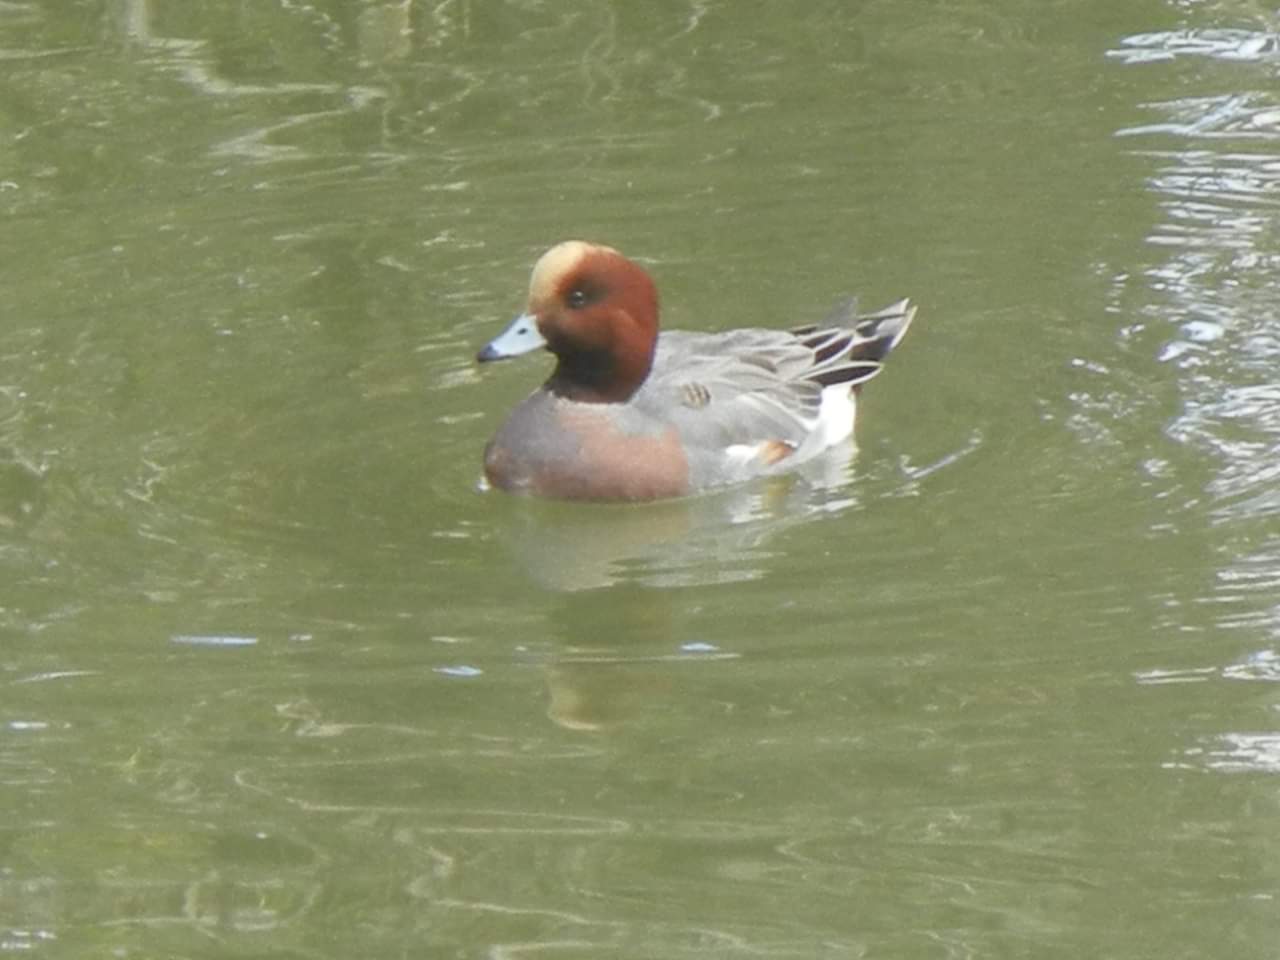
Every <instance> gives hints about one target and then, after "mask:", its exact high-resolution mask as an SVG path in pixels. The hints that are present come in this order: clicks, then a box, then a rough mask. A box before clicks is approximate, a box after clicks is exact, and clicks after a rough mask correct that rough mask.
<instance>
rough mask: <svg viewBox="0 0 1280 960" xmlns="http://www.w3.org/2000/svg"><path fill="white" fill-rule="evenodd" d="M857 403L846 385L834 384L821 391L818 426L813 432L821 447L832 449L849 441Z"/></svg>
mask: <svg viewBox="0 0 1280 960" xmlns="http://www.w3.org/2000/svg"><path fill="white" fill-rule="evenodd" d="M857 412H858V401H857V398H856V397H854V395H853V390H851V389H850V388H849V386H848V384H843V383H836V384H832V385H831V386H829V387H823V389H822V406H821V407H819V408H818V424H817V427H816V428H815V430H814V432H815V433H816V434H817V435H818V436H820V437H821V438H822V447H823V448H826V447H834V446H835V445H836V444H837V443H841V442H843V441H845V440H847V439H849V437H850V435H852V433H853V420H854V417H855V416H856V415H857Z"/></svg>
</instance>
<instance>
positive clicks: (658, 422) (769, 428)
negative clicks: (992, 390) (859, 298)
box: [476, 240, 916, 502]
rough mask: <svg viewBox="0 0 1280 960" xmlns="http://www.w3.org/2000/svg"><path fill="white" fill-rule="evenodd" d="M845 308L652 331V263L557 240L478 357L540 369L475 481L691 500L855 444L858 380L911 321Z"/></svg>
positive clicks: (597, 496) (905, 313)
mask: <svg viewBox="0 0 1280 960" xmlns="http://www.w3.org/2000/svg"><path fill="white" fill-rule="evenodd" d="M915 313H916V308H915V307H914V306H913V305H912V304H911V302H910V300H907V299H903V300H899V301H897V302H896V303H894V304H892V305H890V306H888V307H885V308H884V309H882V310H878V311H876V312H874V313H863V314H860V313H858V312H857V307H856V301H854V300H853V299H847V300H845V301H843V302H841V303H840V304H839V305H838V306H837V307H836V308H835V309H834V310H833V311H832V312H831V314H830V315H829V316H828V317H827V318H826V320H825V321H823V322H822V323H819V324H816V325H812V326H802V327H797V328H794V329H790V330H784V329H773V328H738V329H732V330H725V331H721V332H706V333H703V332H690V331H679V330H669V331H661V332H660V331H659V327H658V290H657V286H656V285H655V283H654V281H653V278H652V277H651V276H650V275H649V273H648V271H646V270H645V269H644V267H642V266H641V265H640V264H638V263H636V262H635V261H634V260H630V259H628V258H627V257H625V256H623V255H622V254H621V253H619V252H618V251H617V250H615V249H613V248H612V247H608V246H604V245H602V244H597V243H589V242H586V241H582V240H569V241H565V242H562V243H559V244H556V245H555V246H553V247H552V248H551V249H550V250H548V251H547V252H546V253H544V254H542V256H541V257H539V258H538V260H537V262H536V263H535V264H534V267H533V272H532V274H531V276H530V279H529V293H528V300H527V303H526V306H525V309H524V310H523V311H522V312H521V313H520V314H519V315H518V316H517V317H516V318H515V319H514V320H513V321H511V323H510V325H509V326H507V328H506V329H505V330H504V331H503V332H502V333H500V334H499V335H498V336H497V337H495V338H494V339H493V340H491V341H490V342H489V343H488V344H486V345H485V346H484V347H483V348H482V349H481V350H480V351H479V353H478V354H477V355H476V360H477V361H478V362H479V363H491V362H494V361H498V360H506V359H510V358H513V357H518V356H521V355H524V354H528V353H532V352H533V351H536V350H546V351H549V352H550V353H551V354H552V355H553V356H554V357H555V366H554V368H553V369H552V371H551V375H550V377H549V378H548V379H547V381H546V382H545V383H544V384H543V385H542V386H541V387H539V388H538V389H536V390H534V391H533V392H532V393H531V394H529V396H528V397H526V398H525V399H524V400H523V401H522V402H521V403H519V404H518V405H517V406H516V407H515V409H514V410H512V411H511V413H510V414H509V415H508V417H507V418H506V420H505V422H504V423H503V424H502V425H501V427H499V429H498V431H497V433H496V434H494V436H493V438H492V439H491V440H490V441H489V442H488V444H487V445H486V446H485V449H484V478H485V481H484V482H485V484H486V485H488V486H490V487H494V488H498V489H500V490H505V491H508V492H511V493H517V494H529V495H533V496H536V497H542V498H549V499H557V500H586V501H624V502H625V501H650V500H665V499H671V498H677V497H687V496H691V495H694V494H699V493H702V492H705V491H710V490H714V489H717V488H721V487H726V486H729V485H732V484H739V483H744V482H747V481H749V480H752V479H754V478H758V477H765V476H771V475H775V474H780V473H784V472H787V471H790V470H793V469H794V468H796V467H797V466H799V465H800V464H802V463H805V462H806V461H809V460H812V459H813V458H815V457H817V456H818V455H820V454H821V453H822V452H823V451H825V450H827V449H829V448H831V447H833V446H835V445H837V444H842V443H846V442H851V438H852V436H853V432H854V420H855V419H856V415H857V400H858V394H859V392H860V389H861V387H862V386H863V384H865V383H866V382H867V381H868V380H870V379H871V378H872V377H874V376H876V375H877V374H878V373H880V371H881V369H882V368H883V366H884V361H885V358H886V357H887V356H888V355H889V353H890V352H891V351H892V350H893V349H894V348H895V347H896V346H897V345H898V343H899V342H900V341H901V340H902V338H903V336H904V335H905V334H906V332H907V328H908V327H910V326H911V321H912V320H913V319H914V318H915Z"/></svg>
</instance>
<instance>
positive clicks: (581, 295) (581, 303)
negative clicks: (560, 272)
mask: <svg viewBox="0 0 1280 960" xmlns="http://www.w3.org/2000/svg"><path fill="white" fill-rule="evenodd" d="M590 299H591V298H590V297H588V296H587V291H585V290H583V289H582V288H581V287H574V288H573V289H572V290H570V291H569V295H568V296H567V297H565V298H564V302H565V303H567V304H568V305H569V306H570V307H571V308H572V309H574V310H580V309H581V308H583V307H585V306H586V305H587V301H588V300H590Z"/></svg>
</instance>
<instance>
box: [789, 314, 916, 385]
mask: <svg viewBox="0 0 1280 960" xmlns="http://www.w3.org/2000/svg"><path fill="white" fill-rule="evenodd" d="M915 315H916V308H915V307H914V306H913V305H912V303H911V301H910V300H907V299H903V300H899V301H898V302H897V303H893V304H890V305H889V306H887V307H885V308H884V309H883V310H877V311H876V312H875V313H863V314H859V313H858V312H857V308H856V304H855V302H854V301H853V300H848V301H845V302H844V303H842V304H841V305H840V306H838V307H837V308H836V309H835V310H834V311H832V313H831V315H830V316H828V317H827V319H826V321H825V322H824V323H822V324H821V325H820V326H816V327H802V328H801V329H799V330H796V331H795V333H796V335H797V336H798V337H800V339H801V340H802V341H803V343H804V345H805V346H807V347H808V348H809V349H811V350H812V351H813V355H814V363H813V367H812V369H811V370H810V371H809V373H808V375H807V376H806V377H805V379H806V380H812V381H813V382H815V383H819V384H821V385H822V386H824V387H830V386H834V385H835V384H838V383H845V384H848V385H849V386H851V387H854V388H855V389H856V388H857V387H858V386H860V385H861V384H863V383H865V382H866V381H868V380H870V379H871V378H872V377H874V376H875V375H876V374H877V373H879V372H880V371H881V369H883V367H884V360H885V357H887V356H888V355H889V352H890V351H891V350H892V349H893V348H894V347H896V346H897V345H898V342H899V341H900V340H902V338H903V336H904V335H905V334H906V332H907V328H908V327H909V326H911V321H912V320H914V319H915Z"/></svg>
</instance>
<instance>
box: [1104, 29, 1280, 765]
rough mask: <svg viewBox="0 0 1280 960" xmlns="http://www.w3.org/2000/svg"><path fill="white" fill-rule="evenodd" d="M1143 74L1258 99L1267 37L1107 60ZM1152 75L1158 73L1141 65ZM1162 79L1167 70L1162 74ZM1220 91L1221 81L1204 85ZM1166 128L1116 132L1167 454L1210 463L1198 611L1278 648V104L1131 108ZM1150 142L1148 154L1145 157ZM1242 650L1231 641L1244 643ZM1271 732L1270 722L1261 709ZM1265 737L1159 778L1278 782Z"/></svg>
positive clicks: (1194, 43) (1267, 660)
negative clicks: (1148, 302)
mask: <svg viewBox="0 0 1280 960" xmlns="http://www.w3.org/2000/svg"><path fill="white" fill-rule="evenodd" d="M1111 55H1112V56H1115V57H1116V58H1117V59H1120V60H1121V61H1123V62H1126V63H1130V64H1135V65H1151V64H1153V63H1154V62H1156V61H1168V60H1173V59H1177V58H1182V57H1184V56H1194V57H1207V58H1213V59H1218V60H1222V61H1224V62H1227V63H1230V64H1231V65H1232V69H1233V70H1235V71H1236V72H1237V74H1238V76H1237V77H1236V78H1235V82H1236V83H1237V84H1238V85H1239V86H1243V87H1246V88H1248V87H1257V86H1261V87H1266V86H1269V85H1270V81H1271V78H1272V77H1273V73H1274V64H1275V62H1276V56H1277V44H1276V36H1275V34H1273V33H1255V32H1250V31H1247V30H1198V31H1196V30H1191V31H1179V32H1176V33H1169V34H1146V35H1140V36H1134V37H1130V38H1127V39H1126V41H1125V42H1124V44H1123V45H1122V47H1121V48H1120V49H1118V50H1113V51H1111ZM1150 68H1151V69H1160V68H1159V67H1158V66H1151V67H1150ZM1165 69H1167V68H1165ZM1219 78H1221V75H1219ZM1146 106H1147V108H1148V109H1149V110H1153V111H1157V112H1160V113H1163V114H1165V115H1166V116H1167V117H1168V118H1169V119H1168V121H1166V122H1162V123H1154V124H1144V125H1140V126H1134V127H1130V128H1126V129H1123V130H1121V131H1119V133H1120V134H1121V135H1122V136H1124V137H1125V138H1127V139H1132V140H1135V141H1138V142H1140V143H1142V144H1143V146H1142V147H1139V148H1138V153H1139V154H1140V155H1142V156H1145V157H1147V158H1149V159H1150V161H1151V163H1152V164H1153V165H1154V166H1155V168H1156V169H1155V170H1154V172H1153V174H1152V176H1151V178H1150V180H1149V185H1150V189H1151V190H1152V192H1153V193H1154V194H1155V195H1156V196H1157V197H1158V198H1159V200H1160V209H1161V211H1162V212H1163V214H1164V219H1163V221H1162V222H1160V223H1158V224H1157V225H1156V227H1155V229H1154V230H1153V231H1152V233H1151V234H1150V236H1149V237H1148V240H1149V242H1150V243H1151V244H1152V245H1153V246H1155V247H1159V248H1163V249H1165V250H1167V251H1168V258H1167V259H1166V260H1164V261H1163V262H1162V263H1159V264H1157V265H1155V266H1153V267H1152V268H1151V269H1150V270H1149V271H1148V273H1147V279H1148V283H1149V286H1150V289H1151V290H1152V291H1153V292H1154V293H1155V294H1156V297H1157V300H1156V303H1155V304H1153V305H1152V306H1150V307H1149V308H1148V309H1147V310H1146V311H1145V313H1146V315H1147V317H1148V318H1149V321H1150V322H1151V323H1152V325H1153V326H1157V325H1158V326H1159V327H1160V328H1162V329H1163V330H1165V331H1167V332H1166V334H1165V335H1166V336H1168V337H1170V339H1168V340H1167V341H1166V342H1165V343H1164V344H1163V345H1162V346H1161V347H1160V349H1159V351H1158V358H1159V360H1160V361H1161V362H1162V363H1165V364H1166V365H1168V366H1169V367H1170V368H1171V369H1173V370H1175V371H1176V372H1177V374H1178V379H1179V383H1180V387H1181V390H1182V396H1183V407H1182V410H1181V412H1180V413H1179V415H1178V416H1177V417H1175V418H1174V419H1173V421H1172V422H1171V423H1170V424H1169V426H1168V428H1167V429H1168V433H1169V435H1170V436H1171V437H1173V438H1175V439H1176V440H1178V441H1180V442H1182V443H1185V444H1188V445H1189V446H1192V447H1194V448H1197V449H1200V450H1203V451H1206V452H1207V453H1209V454H1210V456H1211V458H1212V463H1213V474H1212V475H1211V476H1210V477H1209V479H1208V480H1207V482H1206V484H1205V493H1206V494H1207V495H1208V497H1209V500H1210V508H1209V516H1210V517H1211V518H1212V522H1213V523H1215V524H1216V525H1218V527H1219V528H1220V531H1221V534H1220V536H1221V540H1222V544H1223V546H1222V549H1221V552H1220V566H1219V568H1218V571H1217V577H1216V580H1215V582H1214V583H1213V584H1212V585H1211V586H1210V588H1209V591H1208V595H1207V596H1206V597H1205V600H1204V602H1205V603H1206V604H1211V605H1212V607H1211V609H1216V610H1217V611H1218V612H1217V613H1216V615H1215V616H1214V617H1213V620H1214V621H1215V624H1216V626H1217V627H1218V628H1219V629H1222V630H1232V631H1241V636H1242V637H1246V638H1256V637H1258V636H1259V635H1261V636H1262V637H1272V638H1274V637H1276V636H1280V604H1278V603H1277V602H1276V597H1277V596H1280V529H1277V527H1276V525H1275V523H1274V519H1275V518H1276V517H1277V516H1280V388H1277V386H1276V380H1277V371H1278V370H1280V366H1278V364H1280V335H1278V334H1277V330H1280V305H1278V303H1277V300H1276V296H1275V290H1276V289H1277V274H1278V271H1280V255H1278V254H1277V252H1276V248H1277V243H1278V242H1280V226H1278V224H1280V219H1278V217H1280V200H1278V199H1277V198H1280V153H1276V152H1272V150H1271V149H1269V148H1272V147H1273V146H1274V145H1280V105H1278V104H1277V102H1276V100H1275V99H1274V98H1273V97H1272V96H1271V95H1270V94H1261V93H1255V92H1240V93H1225V94H1216V95H1211V96H1199V97H1197V96H1194V95H1189V96H1182V97H1179V98H1177V99H1175V100H1169V101H1163V102H1155V103H1150V104H1147V105H1146ZM1148 144H1149V146H1148ZM1245 642H1246V643H1248V642H1249V641H1248V640H1247V639H1246V641H1245ZM1276 663H1277V656H1276V652H1275V650H1274V648H1271V647H1265V648H1263V649H1260V650H1256V651H1255V652H1253V653H1249V654H1246V655H1245V656H1244V657H1242V658H1241V659H1240V660H1239V661H1237V662H1235V663H1231V664H1228V665H1226V666H1222V667H1213V666H1190V667H1172V668H1170V667H1160V668H1154V669H1150V670H1144V671H1140V672H1139V673H1138V674H1137V675H1136V679H1137V681H1138V682H1139V683H1141V684H1144V685H1166V684H1172V685H1183V684H1188V683H1193V684H1202V683H1222V682H1229V681H1240V680H1248V681H1255V682H1263V683H1275V682H1277V681H1278V680H1280V672H1277V670H1276ZM1270 714H1271V715H1270V723H1271V724H1276V723H1277V722H1280V718H1277V717H1276V715H1275V711H1274V709H1273V710H1272V711H1271V712H1270ZM1278 743H1280V738H1278V737H1277V735H1276V734H1274V733H1258V732H1256V731H1228V732H1223V733H1220V734H1218V735H1216V736H1203V737H1201V738H1199V742H1197V743H1196V744H1195V745H1194V746H1189V747H1184V748H1183V750H1182V751H1181V752H1180V756H1179V758H1178V759H1177V760H1172V761H1169V762H1168V764H1167V765H1168V766H1170V767H1174V768H1177V767H1182V766H1187V767H1198V768H1201V769H1207V770H1212V771H1216V772H1269V773H1275V772H1277V771H1278V770H1280V762H1278V760H1277V757H1278V756H1280V752H1278V750H1277V744H1278Z"/></svg>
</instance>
